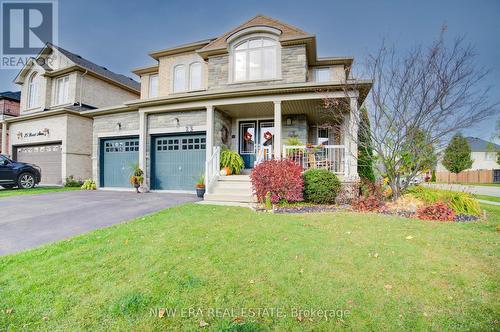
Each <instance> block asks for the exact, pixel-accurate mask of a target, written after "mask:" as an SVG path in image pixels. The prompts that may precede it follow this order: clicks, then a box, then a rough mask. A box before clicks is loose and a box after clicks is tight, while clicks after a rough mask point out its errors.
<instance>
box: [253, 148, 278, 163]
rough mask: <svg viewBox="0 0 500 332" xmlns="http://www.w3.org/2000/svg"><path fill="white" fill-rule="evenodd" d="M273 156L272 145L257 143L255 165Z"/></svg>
mask: <svg viewBox="0 0 500 332" xmlns="http://www.w3.org/2000/svg"><path fill="white" fill-rule="evenodd" d="M273 158H274V156H273V146H272V145H268V146H264V145H259V146H258V147H257V158H256V159H255V165H258V164H260V163H261V162H263V161H266V160H271V159H273Z"/></svg>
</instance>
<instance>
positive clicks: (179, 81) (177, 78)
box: [174, 65, 187, 92]
mask: <svg viewBox="0 0 500 332" xmlns="http://www.w3.org/2000/svg"><path fill="white" fill-rule="evenodd" d="M186 86H187V85H186V67H185V66H184V65H177V66H175V67H174V92H181V91H186V90H187V87H186Z"/></svg>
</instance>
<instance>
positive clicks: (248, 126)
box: [239, 120, 274, 168]
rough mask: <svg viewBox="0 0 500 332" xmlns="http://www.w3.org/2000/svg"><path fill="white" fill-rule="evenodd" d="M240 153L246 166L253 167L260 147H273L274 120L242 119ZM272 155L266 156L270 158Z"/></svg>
mask: <svg viewBox="0 0 500 332" xmlns="http://www.w3.org/2000/svg"><path fill="white" fill-rule="evenodd" d="M239 141H240V145H239V153H240V155H241V157H242V158H243V161H244V162H245V168H252V167H253V166H254V164H255V161H256V159H257V156H258V153H259V147H261V146H265V147H272V145H273V142H274V121H273V120H259V121H256V120H255V121H241V122H240V132H239ZM269 157H270V156H267V155H266V156H264V158H265V159H269Z"/></svg>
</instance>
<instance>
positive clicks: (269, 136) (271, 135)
mask: <svg viewBox="0 0 500 332" xmlns="http://www.w3.org/2000/svg"><path fill="white" fill-rule="evenodd" d="M271 138H273V134H272V133H271V132H270V131H266V132H265V133H264V139H265V140H266V141H269V140H270V139H271Z"/></svg>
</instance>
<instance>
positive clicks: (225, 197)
mask: <svg viewBox="0 0 500 332" xmlns="http://www.w3.org/2000/svg"><path fill="white" fill-rule="evenodd" d="M204 200H205V202H207V203H208V202H214V203H215V202H219V203H222V202H233V203H256V202H257V199H256V198H255V196H254V195H253V194H252V183H251V182H250V176H248V175H229V176H220V177H219V178H218V180H217V182H216V183H215V184H214V186H213V188H212V189H211V190H210V192H207V193H205V197H204Z"/></svg>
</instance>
